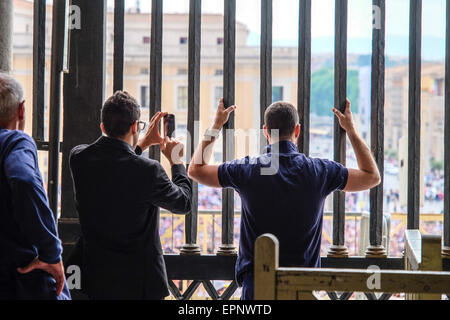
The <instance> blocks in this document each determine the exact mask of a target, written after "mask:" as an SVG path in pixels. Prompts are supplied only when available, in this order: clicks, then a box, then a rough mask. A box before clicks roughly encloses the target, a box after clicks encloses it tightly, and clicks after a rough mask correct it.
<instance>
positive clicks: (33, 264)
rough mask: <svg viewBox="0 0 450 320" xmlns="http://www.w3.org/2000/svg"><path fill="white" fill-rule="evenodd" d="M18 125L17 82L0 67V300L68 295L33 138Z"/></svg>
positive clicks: (21, 117)
mask: <svg viewBox="0 0 450 320" xmlns="http://www.w3.org/2000/svg"><path fill="white" fill-rule="evenodd" d="M24 128H25V99H24V90H23V87H22V85H21V84H20V83H19V82H18V81H17V80H15V79H14V78H12V77H11V76H9V75H7V74H2V73H0V300H43V299H45V300H63V299H64V300H65V299H70V293H69V291H68V289H67V286H66V281H65V277H64V267H63V263H62V259H61V254H62V246H61V241H60V240H59V239H58V234H57V231H56V223H55V218H54V216H53V213H52V211H51V209H50V208H49V205H48V200H47V195H46V193H45V190H44V186H43V183H42V177H41V173H40V171H39V166H38V159H37V150H36V144H35V143H34V141H33V139H32V138H30V137H29V136H28V135H27V134H25V133H24V132H23V130H24Z"/></svg>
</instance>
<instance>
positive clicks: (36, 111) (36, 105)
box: [33, 0, 47, 141]
mask: <svg viewBox="0 0 450 320" xmlns="http://www.w3.org/2000/svg"><path fill="white" fill-rule="evenodd" d="M46 19H47V14H46V0H35V1H34V18H33V139H34V140H35V141H44V121H45V22H46Z"/></svg>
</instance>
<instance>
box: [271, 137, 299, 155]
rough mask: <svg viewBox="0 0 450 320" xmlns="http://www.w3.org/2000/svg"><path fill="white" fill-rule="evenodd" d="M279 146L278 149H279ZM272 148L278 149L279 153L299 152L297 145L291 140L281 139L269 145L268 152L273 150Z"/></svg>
mask: <svg viewBox="0 0 450 320" xmlns="http://www.w3.org/2000/svg"><path fill="white" fill-rule="evenodd" d="M277 148H278V149H277ZM272 149H274V150H278V152H279V153H298V152H299V151H298V148H297V146H296V145H295V144H294V143H293V142H291V141H287V140H286V141H280V142H278V143H275V144H272V145H269V146H267V153H270V152H272Z"/></svg>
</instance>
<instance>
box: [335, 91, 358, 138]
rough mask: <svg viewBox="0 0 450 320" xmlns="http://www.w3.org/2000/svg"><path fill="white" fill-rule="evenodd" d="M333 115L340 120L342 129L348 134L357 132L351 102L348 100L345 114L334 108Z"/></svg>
mask: <svg viewBox="0 0 450 320" xmlns="http://www.w3.org/2000/svg"><path fill="white" fill-rule="evenodd" d="M333 113H334V114H335V115H336V117H337V118H338V119H339V123H340V125H341V127H342V129H344V130H345V131H347V132H352V131H354V130H355V123H354V122H353V114H352V110H351V103H350V100H348V99H347V102H346V106H345V113H344V114H342V112H340V111H339V110H338V109H336V108H333Z"/></svg>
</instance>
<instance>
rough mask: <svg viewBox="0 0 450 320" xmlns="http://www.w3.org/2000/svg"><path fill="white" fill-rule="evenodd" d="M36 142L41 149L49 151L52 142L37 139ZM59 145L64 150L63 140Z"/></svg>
mask: <svg viewBox="0 0 450 320" xmlns="http://www.w3.org/2000/svg"><path fill="white" fill-rule="evenodd" d="M35 143H36V147H37V149H38V150H39V151H49V150H50V149H49V148H50V142H48V141H35ZM59 146H60V148H59V150H60V152H62V146H63V143H62V142H61V143H60V144H59Z"/></svg>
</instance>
